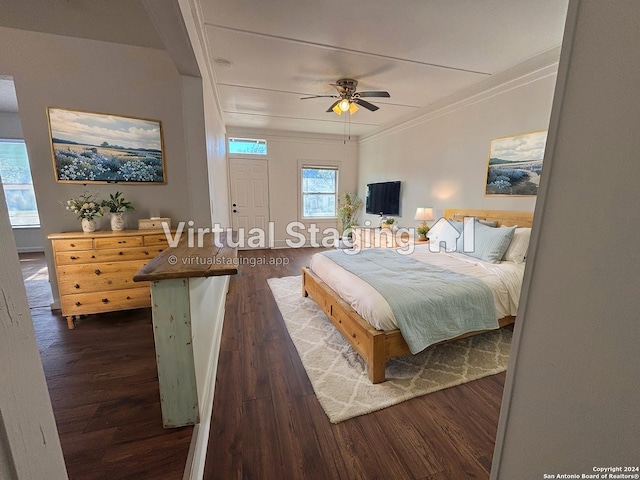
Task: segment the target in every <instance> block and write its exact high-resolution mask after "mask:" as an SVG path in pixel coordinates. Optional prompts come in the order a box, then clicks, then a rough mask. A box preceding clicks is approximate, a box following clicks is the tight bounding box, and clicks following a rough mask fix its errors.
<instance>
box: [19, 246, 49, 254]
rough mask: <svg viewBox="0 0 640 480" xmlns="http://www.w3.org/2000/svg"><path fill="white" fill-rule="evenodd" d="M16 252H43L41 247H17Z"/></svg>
mask: <svg viewBox="0 0 640 480" xmlns="http://www.w3.org/2000/svg"><path fill="white" fill-rule="evenodd" d="M17 250H18V253H44V248H43V247H18V248H17Z"/></svg>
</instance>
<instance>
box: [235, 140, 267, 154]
mask: <svg viewBox="0 0 640 480" xmlns="http://www.w3.org/2000/svg"><path fill="white" fill-rule="evenodd" d="M229 153H235V154H240V155H266V154H267V141H266V140H261V139H257V138H233V137H230V138H229Z"/></svg>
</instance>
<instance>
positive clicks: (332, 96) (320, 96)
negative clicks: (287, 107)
mask: <svg viewBox="0 0 640 480" xmlns="http://www.w3.org/2000/svg"><path fill="white" fill-rule="evenodd" d="M310 98H337V96H336V95H312V96H311V97H302V98H301V99H300V100H308V99H310Z"/></svg>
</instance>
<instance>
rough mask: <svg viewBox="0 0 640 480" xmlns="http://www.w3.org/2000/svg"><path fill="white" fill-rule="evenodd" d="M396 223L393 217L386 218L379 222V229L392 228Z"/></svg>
mask: <svg viewBox="0 0 640 480" xmlns="http://www.w3.org/2000/svg"><path fill="white" fill-rule="evenodd" d="M395 223H396V219H395V218H393V217H386V218H383V219H382V220H381V221H380V227H382V228H393V226H394V225H395Z"/></svg>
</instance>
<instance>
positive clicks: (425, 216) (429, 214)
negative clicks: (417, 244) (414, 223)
mask: <svg viewBox="0 0 640 480" xmlns="http://www.w3.org/2000/svg"><path fill="white" fill-rule="evenodd" d="M415 219H416V220H420V221H422V222H426V221H427V220H433V208H431V207H418V208H417V209H416V217H415Z"/></svg>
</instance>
